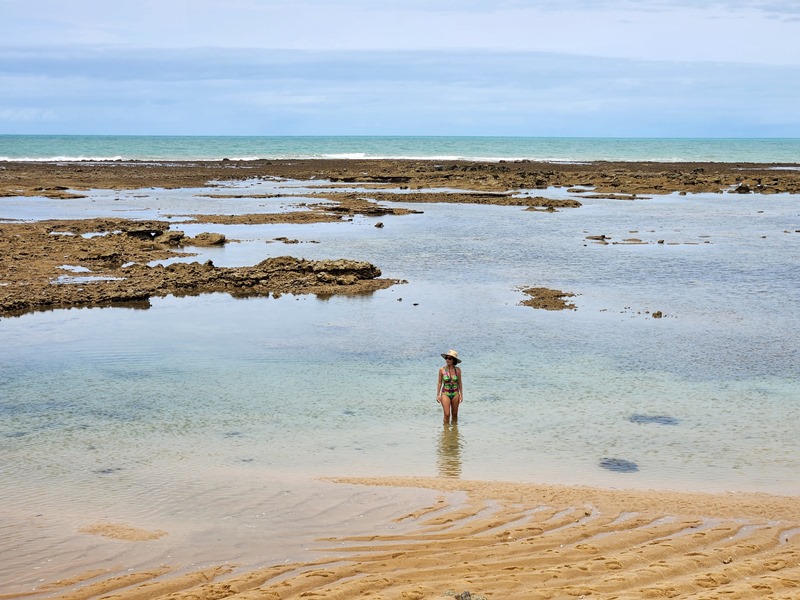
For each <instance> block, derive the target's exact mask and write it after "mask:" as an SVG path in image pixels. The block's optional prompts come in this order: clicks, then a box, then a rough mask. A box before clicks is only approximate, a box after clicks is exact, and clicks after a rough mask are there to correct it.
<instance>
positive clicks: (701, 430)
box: [0, 182, 800, 524]
mask: <svg viewBox="0 0 800 600" xmlns="http://www.w3.org/2000/svg"><path fill="white" fill-rule="evenodd" d="M286 185H292V184H291V183H290V184H287V183H285V182H284V183H278V182H262V183H254V182H249V183H248V184H243V185H242V187H243V188H244V189H247V190H251V191H252V192H253V193H265V191H266V190H269V189H273V190H276V189H285V187H284V186H286ZM296 185H297V186H299V187H300V188H302V185H301V184H296ZM209 191H212V192H214V193H219V189H216V190H189V191H187V190H178V191H164V190H157V191H153V190H138V191H136V192H130V193H124V192H123V193H121V194H116V195H115V194H112V195H109V194H107V193H98V194H96V195H93V196H92V197H91V198H88V199H83V200H70V201H61V200H59V201H49V200H36V199H32V200H27V199H25V200H22V199H13V198H11V199H0V215H2V216H3V217H4V218H11V219H24V218H54V217H57V218H67V217H70V216H81V217H86V216H88V215H89V214H106V212H110V211H112V210H113V211H122V214H124V215H125V216H129V215H135V216H137V217H139V216H141V217H147V218H150V217H153V216H162V215H165V214H174V213H175V212H177V211H186V210H187V208H192V210H193V211H194V212H201V213H211V212H214V211H215V210H218V209H219V202H221V201H219V200H210V199H205V198H201V197H198V196H196V194H200V193H207V192H209ZM552 193H554V194H556V195H558V194H561V195H566V192H559V191H558V190H554V191H552ZM156 197H157V199H158V202H154V201H153V200H154V198H156ZM173 200H174V202H173ZM224 202H225V203H226V206H227V208H226V212H228V211H229V210H230V211H231V212H232V211H233V210H239V211H241V212H251V211H254V208H253V207H254V203H256V204H257V206H258V208H257V209H255V210H279V209H280V210H283V209H285V208H286V207H287V206H289V205H291V204H292V202H294V200H291V199H258V200H252V199H249V200H248V199H239V200H230V199H228V200H224ZM189 205H191V206H189ZM232 205H235V207H233V208H232ZM399 205H400V206H407V207H408V208H412V209H415V210H421V211H424V212H423V214H415V215H407V216H397V217H395V216H385V217H381V218H379V219H377V218H363V217H357V218H355V219H353V220H352V221H346V222H340V223H334V224H309V225H274V226H215V225H189V224H180V225H176V226H175V227H179V228H180V229H183V230H185V231H186V232H187V234H189V235H194V234H196V233H199V232H201V231H208V230H211V231H220V232H222V233H225V234H226V235H227V236H228V237H230V238H237V239H240V240H242V241H241V242H240V243H230V244H228V245H226V246H225V247H224V248H211V249H197V250H198V252H199V254H198V256H194V257H190V258H186V259H182V260H200V261H204V260H207V259H211V260H213V261H214V263H215V264H216V265H219V266H227V265H247V264H254V263H256V262H258V261H260V260H263V259H264V258H266V257H268V256H278V255H283V254H291V255H295V256H303V257H305V258H310V259H316V258H340V257H341V258H353V259H359V260H367V261H370V262H373V263H374V264H376V265H378V266H379V267H380V268H381V269H382V270H383V273H384V275H385V276H387V277H392V278H397V279H405V280H407V281H408V283H406V284H401V285H396V286H394V287H392V288H390V289H388V290H382V291H380V292H377V293H375V294H374V295H372V296H368V297H356V298H346V297H333V298H330V299H318V298H316V297H313V296H299V297H295V296H291V295H285V296H282V297H280V298H249V299H232V298H230V297H228V296H227V295H224V294H211V295H202V296H197V297H188V298H173V297H166V298H157V299H153V300H152V302H151V306H150V307H149V308H147V309H142V308H141V307H139V308H133V307H132V308H102V309H99V308H95V309H72V310H57V311H50V312H39V313H32V314H27V315H24V316H21V317H16V318H3V319H1V320H0V338H2V340H3V344H2V348H0V414H1V415H2V419H0V458H1V459H2V460H0V464H2V470H0V490H2V492H0V495H2V505H3V507H4V510H5V511H8V514H14V515H26V514H29V513H37V512H38V513H42V514H45V515H53V514H62V513H63V514H72V513H73V512H75V511H76V507H81V510H85V511H86V513H85V514H87V515H88V514H92V515H101V514H106V513H107V514H109V515H113V516H114V517H116V518H120V519H125V518H127V519H133V520H139V521H141V520H144V521H148V520H152V521H153V522H159V520H165V521H169V522H170V523H173V524H174V523H175V522H176V519H177V521H179V520H180V517H179V515H181V514H183V513H184V512H186V513H192V514H195V515H203V514H205V512H209V513H215V514H217V516H219V514H220V512H219V511H221V512H224V510H230V511H231V512H236V507H240V508H241V507H242V506H243V503H244V504H246V503H247V502H248V500H246V498H248V497H249V496H248V495H250V494H252V491H253V485H255V484H254V482H260V481H267V482H269V481H272V480H273V479H275V478H277V479H278V480H282V479H285V478H289V479H293V478H298V477H299V478H301V479H303V478H308V477H315V476H326V475H424V476H428V475H430V476H433V475H441V476H445V477H462V478H465V479H487V480H514V481H532V482H546V483H559V484H579V485H599V486H605V487H620V488H622V487H635V488H657V489H689V490H701V491H721V490H755V491H764V492H772V493H782V494H792V495H796V494H800V479H798V477H797V473H798V472H800V435H799V434H800V384H798V377H797V376H798V367H797V365H798V364H800V361H799V360H798V358H800V357H798V349H797V340H796V332H797V331H800V316H798V311H797V310H796V309H797V306H798V305H799V304H798V300H800V292H799V291H798V290H800V266H798V260H797V257H798V256H800V233H796V232H795V230H797V229H800V217H798V214H800V208H798V206H800V205H798V198H797V197H792V196H767V197H760V196H747V197H742V196H740V195H738V194H737V195H727V194H725V195H720V194H713V195H694V196H677V195H674V196H666V197H659V198H653V199H650V200H639V201H634V202H630V201H614V200H584V206H583V207H582V208H579V209H572V210H564V211H561V212H557V213H542V212H532V211H524V210H522V209H520V208H518V207H497V206H471V205H451V204H445V203H442V204H407V205H404V204H399ZM212 206H213V209H212ZM87 207H89V208H87ZM133 209H136V210H133ZM125 211H129V212H125ZM377 221H382V222H383V223H384V225H385V226H384V227H383V228H376V227H375V224H376V222H377ZM599 234H605V235H606V236H609V237H610V238H611V241H612V242H617V241H621V240H623V239H625V238H630V237H635V238H640V239H642V240H643V241H645V242H648V243H647V244H643V245H624V244H615V243H611V244H609V245H599V244H595V243H593V242H592V241H590V240H587V239H586V236H588V235H599ZM279 236H286V237H289V238H293V239H299V240H300V242H301V243H299V244H292V245H285V244H282V243H279V242H274V241H273V240H274V238H276V237H279ZM659 240H664V243H663V244H659V243H657V242H658V241H659ZM529 286H545V287H552V288H557V289H561V290H564V291H568V292H573V293H575V294H576V297H574V298H572V301H574V303H575V305H576V307H577V310H575V311H561V312H548V311H541V310H535V309H532V308H529V307H524V306H520V305H519V302H520V301H521V300H523V299H524V298H525V296H524V295H523V294H522V293H521V292H520V291H519V288H520V287H529ZM656 311H661V312H662V313H663V318H660V319H656V318H653V317H652V316H651V315H652V313H653V312H656ZM451 347H452V348H456V349H458V351H459V353H460V355H461V356H462V357H463V359H464V362H463V364H462V367H463V372H464V377H465V396H466V399H465V403H464V404H463V406H462V410H461V422H460V423H459V424H458V425H457V426H456V427H443V426H442V424H441V415H440V408H439V406H438V405H437V404H436V402H435V385H436V369H437V368H438V366H439V365H440V363H441V362H442V361H441V359H440V358H439V353H440V352H443V351H445V350H447V349H448V348H451ZM609 459H610V462H609ZM614 461H618V462H614ZM619 461H626V463H627V462H629V463H633V464H635V466H636V467H637V468H636V469H635V470H631V469H628V470H619V469H617V470H614V469H608V468H603V464H606V465H609V464H612V465H613V464H622V463H620V462H619ZM264 485H267V484H264ZM204 497H206V498H208V499H209V500H208V504H205V505H204V504H203V501H202V500H200V499H202V498H204ZM189 499H195V502H196V504H197V506H201V505H202V506H205V508H204V509H202V510H201V509H199V508H197V506H193V505H192V506H189V504H191V503H190V502H189ZM334 506H335V503H334ZM143 507H146V508H143ZM215 507H216V508H215ZM222 507H225V508H224V510H223V508H222ZM218 509H219V510H218ZM332 510H333V509H332ZM215 511H217V512H215ZM246 512H247V511H246V510H245V511H244V512H242V514H245V513H246ZM381 514H383V513H381Z"/></svg>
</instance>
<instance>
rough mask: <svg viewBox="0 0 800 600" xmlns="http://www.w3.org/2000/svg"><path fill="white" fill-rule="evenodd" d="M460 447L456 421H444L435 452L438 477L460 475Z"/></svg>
mask: <svg viewBox="0 0 800 600" xmlns="http://www.w3.org/2000/svg"><path fill="white" fill-rule="evenodd" d="M461 447H462V442H461V438H460V437H459V435H458V423H445V424H444V425H443V426H442V435H441V437H440V438H439V450H438V452H437V455H438V456H437V459H438V466H439V477H461Z"/></svg>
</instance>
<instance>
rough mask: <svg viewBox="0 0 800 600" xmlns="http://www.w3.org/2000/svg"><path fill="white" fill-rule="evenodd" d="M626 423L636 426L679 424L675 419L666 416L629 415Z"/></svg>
mask: <svg viewBox="0 0 800 600" xmlns="http://www.w3.org/2000/svg"><path fill="white" fill-rule="evenodd" d="M628 421H630V422H631V423H638V424H645V423H656V424H657V425H677V424H678V423H680V421H679V420H678V419H676V418H675V417H668V416H666V415H631V416H630V417H628Z"/></svg>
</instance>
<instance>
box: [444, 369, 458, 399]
mask: <svg viewBox="0 0 800 600" xmlns="http://www.w3.org/2000/svg"><path fill="white" fill-rule="evenodd" d="M442 391H443V392H444V393H445V394H447V397H448V398H450V400H452V399H453V398H455V397H456V396H458V373H454V374H453V375H452V376H451V375H450V373H449V372H447V373H444V374H443V375H442Z"/></svg>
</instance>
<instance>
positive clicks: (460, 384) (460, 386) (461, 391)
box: [456, 367, 464, 402]
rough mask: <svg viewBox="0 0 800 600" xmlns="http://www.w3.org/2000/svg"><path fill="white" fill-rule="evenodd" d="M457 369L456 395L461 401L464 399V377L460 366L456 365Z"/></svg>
mask: <svg viewBox="0 0 800 600" xmlns="http://www.w3.org/2000/svg"><path fill="white" fill-rule="evenodd" d="M456 371H458V397H459V399H460V401H461V402H463V401H464V378H463V376H462V375H461V367H456Z"/></svg>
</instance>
